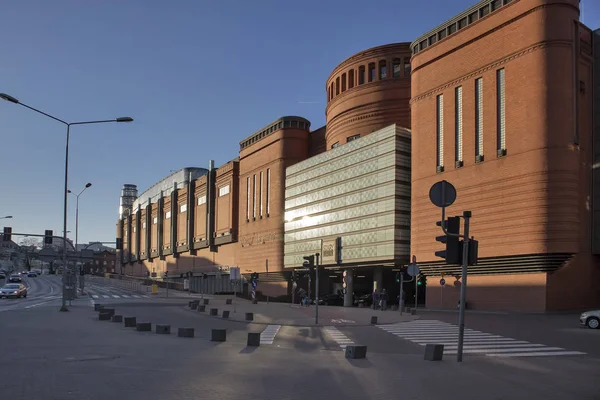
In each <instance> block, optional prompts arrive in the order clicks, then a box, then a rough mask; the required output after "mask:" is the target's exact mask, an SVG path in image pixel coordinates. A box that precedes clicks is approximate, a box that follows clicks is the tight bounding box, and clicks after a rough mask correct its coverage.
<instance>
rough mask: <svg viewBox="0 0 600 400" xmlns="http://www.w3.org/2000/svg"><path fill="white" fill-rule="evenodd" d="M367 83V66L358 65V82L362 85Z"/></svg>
mask: <svg viewBox="0 0 600 400" xmlns="http://www.w3.org/2000/svg"><path fill="white" fill-rule="evenodd" d="M364 83H365V66H364V65H361V66H360V67H358V84H359V85H362V84H364Z"/></svg>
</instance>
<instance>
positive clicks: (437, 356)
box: [425, 344, 444, 361]
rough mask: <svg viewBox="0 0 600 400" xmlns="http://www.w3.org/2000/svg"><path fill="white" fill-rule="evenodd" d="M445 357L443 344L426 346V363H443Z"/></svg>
mask: <svg viewBox="0 0 600 400" xmlns="http://www.w3.org/2000/svg"><path fill="white" fill-rule="evenodd" d="M443 357H444V345H443V344H426V345H425V361H442V358H443Z"/></svg>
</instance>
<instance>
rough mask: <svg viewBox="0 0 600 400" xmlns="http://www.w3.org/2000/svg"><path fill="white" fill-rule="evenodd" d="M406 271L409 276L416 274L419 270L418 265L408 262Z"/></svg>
mask: <svg viewBox="0 0 600 400" xmlns="http://www.w3.org/2000/svg"><path fill="white" fill-rule="evenodd" d="M406 272H408V274H409V275H410V276H417V275H418V274H419V272H420V270H419V266H418V265H416V264H410V265H409V266H408V268H407V269H406Z"/></svg>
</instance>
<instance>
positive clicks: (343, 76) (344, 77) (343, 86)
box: [342, 73, 346, 92]
mask: <svg viewBox="0 0 600 400" xmlns="http://www.w3.org/2000/svg"><path fill="white" fill-rule="evenodd" d="M345 91H346V73H343V74H342V92H345Z"/></svg>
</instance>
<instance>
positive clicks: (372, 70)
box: [369, 63, 375, 82]
mask: <svg viewBox="0 0 600 400" xmlns="http://www.w3.org/2000/svg"><path fill="white" fill-rule="evenodd" d="M374 80H375V63H370V64H369V82H373V81H374Z"/></svg>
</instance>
